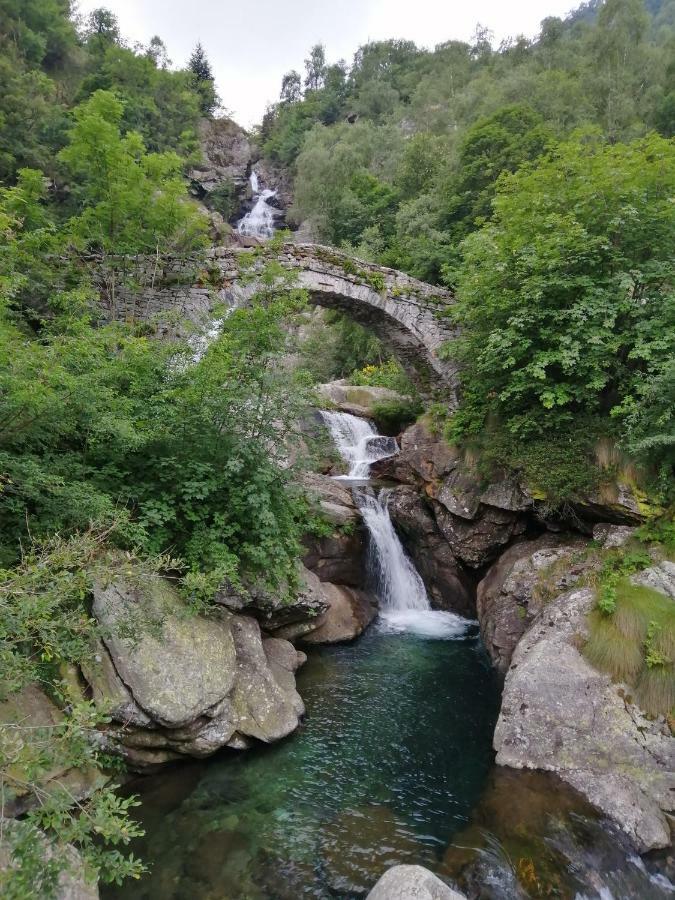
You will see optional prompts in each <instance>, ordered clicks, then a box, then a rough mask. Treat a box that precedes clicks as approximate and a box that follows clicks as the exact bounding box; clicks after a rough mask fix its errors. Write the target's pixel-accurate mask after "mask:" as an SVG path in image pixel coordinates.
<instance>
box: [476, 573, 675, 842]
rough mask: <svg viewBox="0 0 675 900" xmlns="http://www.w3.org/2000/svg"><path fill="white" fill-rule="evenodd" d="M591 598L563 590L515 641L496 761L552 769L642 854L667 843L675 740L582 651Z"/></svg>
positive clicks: (584, 592)
mask: <svg viewBox="0 0 675 900" xmlns="http://www.w3.org/2000/svg"><path fill="white" fill-rule="evenodd" d="M594 602H595V600H594V596H593V592H592V591H591V590H590V589H588V588H582V589H579V590H572V591H570V592H567V593H564V594H562V595H560V596H559V597H557V598H556V599H555V600H553V601H551V602H549V603H547V604H546V605H545V606H544V608H543V609H542V611H541V612H540V613H539V615H538V616H537V617H536V618H535V620H534V622H533V623H532V625H531V626H530V628H529V630H528V631H527V632H526V634H525V635H524V636H523V638H522V639H521V641H520V642H519V644H518V646H517V648H516V650H515V652H514V654H513V658H512V663H511V667H510V669H509V671H508V674H507V676H506V683H505V687H504V696H503V700H502V709H501V713H500V716H499V720H498V722H497V727H496V729H495V736H494V746H495V749H496V751H497V763H498V764H500V765H507V766H513V767H515V768H535V769H543V770H546V771H551V772H556V773H557V774H558V775H560V777H561V778H562V779H564V780H565V781H567V782H568V783H569V784H571V785H572V786H573V787H575V788H576V789H577V790H578V791H580V792H581V793H582V794H583V795H584V796H585V797H587V799H588V800H590V802H591V803H593V805H594V806H596V807H597V808H598V809H600V810H601V811H602V812H604V813H605V814H606V815H607V816H609V818H610V819H612V820H613V821H614V822H615V823H616V824H617V825H618V827H620V828H621V829H622V830H623V831H624V832H625V833H626V834H627V835H628V837H629V838H630V839H631V841H632V842H633V844H634V845H635V846H636V847H637V849H638V850H639V851H641V852H644V851H647V850H650V849H654V848H659V847H666V846H668V845H669V843H670V829H669V827H668V821H667V818H666V815H665V813H666V812H672V811H673V808H674V802H673V791H674V789H675V778H674V777H673V772H674V771H675V739H674V738H673V737H672V736H671V734H670V731H669V729H668V726H667V725H666V724H665V723H664V722H663V721H655V722H654V721H649V720H647V719H646V718H645V717H644V716H643V715H642V714H641V713H640V711H639V710H638V709H637V708H636V707H634V706H633V705H632V704H631V703H630V702H629V701H628V699H627V697H626V691H625V690H624V689H623V688H622V687H621V686H620V685H616V684H613V683H612V682H611V680H610V679H609V677H608V676H606V675H603V674H601V673H600V672H598V671H597V670H596V669H594V668H593V667H592V666H591V665H590V664H589V663H588V662H587V661H586V660H585V659H584V657H583V656H582V655H581V653H580V650H579V647H580V646H581V645H582V643H583V641H584V639H585V637H586V633H587V626H586V618H587V615H588V613H589V612H590V611H591V609H592V608H593V605H594Z"/></svg>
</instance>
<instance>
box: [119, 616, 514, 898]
mask: <svg viewBox="0 0 675 900" xmlns="http://www.w3.org/2000/svg"><path fill="white" fill-rule="evenodd" d="M298 687H299V690H300V693H301V694H302V696H303V699H304V701H305V704H306V706H307V719H306V722H305V723H304V724H303V726H302V727H301V728H300V729H299V731H298V732H296V733H295V734H294V735H292V736H291V737H290V738H288V739H286V740H285V741H284V742H282V743H281V744H277V745H275V746H273V747H268V748H262V749H260V750H254V751H246V752H244V753H241V754H235V753H228V754H224V755H220V756H219V757H217V758H215V759H212V760H210V761H208V762H206V763H193V764H190V763H188V764H186V765H184V766H181V767H179V768H176V769H173V770H172V771H169V772H165V773H163V774H161V775H158V776H155V777H151V778H146V779H143V780H141V781H140V782H137V783H136V784H135V785H134V786H133V788H134V790H135V791H137V792H139V793H140V794H141V796H142V799H143V805H142V806H141V808H140V814H139V817H140V818H141V820H142V822H143V824H144V825H145V827H146V830H147V837H146V838H144V839H143V840H141V841H139V842H138V844H137V846H136V847H135V848H134V851H135V852H137V853H138V854H139V855H140V856H141V857H142V858H143V859H144V860H145V861H146V862H147V863H149V864H150V865H151V867H152V872H151V874H149V875H148V876H146V877H144V878H143V879H141V880H140V881H139V882H136V883H128V882H127V883H125V885H124V887H123V888H121V889H118V891H117V892H115V891H108V894H107V896H109V897H124V898H131V900H133V898H138V900H140V898H143V900H150V898H152V900H159V898H167V900H168V898H175V900H178V898H181V900H187V898H190V900H206V898H208V900H216V898H217V900H235V898H236V900H286V898H289V900H290V898H297V897H314V898H328V897H333V898H334V897H342V898H352V897H354V898H355V897H362V896H364V895H365V893H367V891H368V890H369V889H370V888H371V887H372V885H373V884H374V883H375V881H376V880H377V878H378V877H379V875H381V874H382V872H383V871H384V870H385V869H386V868H388V867H389V866H390V865H393V864H396V863H421V864H426V865H429V866H431V867H433V868H438V866H439V864H440V863H441V861H442V859H443V855H444V853H445V850H446V848H447V846H448V844H449V842H450V841H451V839H452V837H453V835H455V834H456V833H458V832H460V831H461V830H462V829H464V828H465V827H466V826H467V824H468V822H469V820H470V816H471V812H472V810H473V808H474V807H475V806H476V804H477V802H478V799H479V797H480V795H481V792H482V790H483V788H484V786H485V784H486V780H487V777H488V774H489V772H490V769H491V767H492V762H493V753H492V750H491V741H492V732H493V729H494V724H495V721H496V717H497V712H498V703H499V691H498V684H497V681H496V679H495V676H494V673H493V672H492V670H491V669H490V667H489V664H488V662H487V659H486V657H485V654H484V651H483V649H482V647H481V645H480V643H479V641H478V640H477V638H476V637H475V636H470V637H466V638H464V639H462V640H425V639H424V638H422V637H420V636H417V635H413V634H392V633H386V632H382V631H379V630H376V629H371V630H370V631H369V632H368V633H367V634H366V635H364V636H363V637H362V638H361V639H360V640H359V641H357V642H356V643H354V644H351V645H348V646H337V647H325V648H318V649H316V650H313V651H312V654H311V656H310V659H309V661H308V663H307V664H306V666H305V667H304V668H303V669H302V670H301V672H300V673H299V678H298Z"/></svg>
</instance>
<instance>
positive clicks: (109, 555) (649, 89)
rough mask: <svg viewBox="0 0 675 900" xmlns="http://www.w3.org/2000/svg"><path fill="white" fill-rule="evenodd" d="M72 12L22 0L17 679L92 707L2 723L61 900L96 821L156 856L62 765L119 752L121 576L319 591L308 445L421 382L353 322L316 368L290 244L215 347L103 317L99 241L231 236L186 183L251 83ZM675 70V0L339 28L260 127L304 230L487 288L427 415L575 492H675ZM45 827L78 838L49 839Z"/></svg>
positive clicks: (9, 654)
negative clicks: (481, 23) (320, 403)
mask: <svg viewBox="0 0 675 900" xmlns="http://www.w3.org/2000/svg"><path fill="white" fill-rule="evenodd" d="M71 6H72V5H71V3H70V0H0V51H1V52H0V183H1V185H2V186H1V187H0V246H1V248H2V252H1V254H0V567H1V568H0V667H1V668H2V670H3V678H2V686H1V688H0V690H1V692H2V696H0V700H6V699H7V698H8V697H10V698H11V695H13V694H16V693H17V692H18V691H20V690H21V689H22V688H23V687H24V686H26V685H28V684H30V683H33V682H39V683H40V684H41V685H43V686H44V688H45V689H46V690H47V691H48V692H49V693H50V695H51V696H53V697H55V698H58V701H59V703H60V704H61V705H62V706H64V707H66V708H67V709H68V710H69V711H70V713H71V715H70V716H69V717H68V719H67V720H66V723H65V724H63V725H60V726H59V727H58V728H55V730H54V732H53V733H52V735H51V736H50V738H49V739H48V740H45V741H44V742H43V743H39V744H35V743H29V742H28V741H26V740H24V737H23V736H22V733H21V729H20V728H19V727H16V728H13V729H10V732H9V733H8V734H4V733H3V735H2V743H1V744H0V756H1V760H0V762H1V763H2V772H3V775H2V785H3V791H4V786H7V790H8V791H9V790H15V791H16V790H17V785H16V783H15V782H12V778H13V776H12V772H15V771H16V770H17V769H18V768H21V770H22V771H24V772H28V773H29V778H28V783H27V784H22V786H21V790H20V792H19V793H21V795H25V794H27V793H28V794H30V793H31V792H32V793H34V794H35V795H36V796H38V797H39V801H40V802H39V804H37V805H36V806H34V807H33V808H32V810H31V811H30V813H29V814H28V816H27V817H25V818H23V819H21V820H20V821H19V822H18V823H16V827H15V828H14V830H13V831H12V832H11V835H10V837H11V841H12V847H13V852H14V854H15V855H16V857H17V858H18V859H20V860H21V866H20V867H19V868H18V869H13V870H11V871H10V872H9V873H7V872H6V871H4V870H3V872H0V892H1V893H3V896H6V897H9V898H24V897H27V896H34V895H38V896H50V892H52V893H53V891H54V890H55V886H56V884H57V880H58V876H59V872H60V871H61V869H62V868H63V867H64V866H67V865H68V849H67V845H68V844H75V845H76V846H77V847H78V848H79V850H80V851H81V852H82V854H83V856H84V858H85V861H86V863H87V865H88V866H89V867H90V869H91V871H93V872H94V873H95V874H97V875H98V876H100V877H101V878H102V879H104V880H106V879H107V880H121V879H122V878H124V877H126V876H129V875H130V876H137V875H138V874H139V872H140V871H142V863H140V862H139V861H138V860H136V859H134V858H133V856H131V857H129V856H125V855H124V854H123V852H122V849H123V847H124V845H126V844H127V843H128V842H129V841H130V839H131V838H133V837H134V835H135V834H136V833H137V832H136V830H135V826H134V825H133V823H132V822H131V820H130V819H129V815H128V812H129V808H130V807H131V806H132V805H133V801H128V800H123V799H121V798H120V797H119V796H118V795H117V794H116V793H115V792H114V791H113V789H112V788H111V787H110V784H109V783H108V784H107V785H103V786H100V787H98V788H97V789H96V790H93V791H92V792H90V794H89V795H88V797H87V798H86V799H84V800H81V801H79V809H80V812H83V813H84V814H81V815H76V814H74V813H73V811H72V797H70V796H67V795H65V794H62V793H59V792H53V793H47V792H44V791H43V790H42V788H40V786H39V785H40V781H41V778H42V777H43V776H44V774H45V773H46V772H49V771H51V770H53V769H54V768H55V767H58V766H62V767H66V768H68V767H76V768H81V769H86V768H87V767H89V766H91V765H92V764H96V765H98V766H101V767H104V768H105V767H107V768H108V769H110V768H111V767H112V768H113V769H114V766H115V765H118V763H115V762H114V761H111V760H110V759H109V758H108V757H107V756H106V754H105V752H104V751H103V750H102V749H101V748H100V746H98V745H97V744H96V742H91V741H90V740H88V736H89V735H90V734H91V731H92V729H94V728H95V727H96V725H97V724H98V723H100V722H101V721H104V720H105V717H104V716H102V715H101V713H100V711H99V710H97V709H96V708H95V707H94V705H93V704H92V703H91V702H90V700H89V699H87V698H83V697H82V696H79V695H78V693H77V689H76V687H75V686H74V685H73V682H72V679H69V675H68V673H69V667H72V666H73V665H76V664H78V663H79V662H81V661H83V660H86V659H87V657H88V656H90V655H91V652H92V651H91V647H92V643H91V642H92V640H93V638H94V636H95V633H96V626H95V623H93V621H92V619H91V616H90V612H89V608H88V606H87V602H88V601H87V598H88V596H89V592H90V590H91V586H92V584H94V582H96V581H97V580H99V581H100V580H101V579H105V578H106V577H108V576H109V573H110V572H111V571H113V570H114V569H115V567H117V566H119V565H121V564H122V565H124V566H125V567H126V569H127V570H128V572H127V574H128V575H129V577H132V576H133V577H135V578H138V579H141V580H142V579H149V578H153V577H156V575H157V573H158V572H160V571H161V572H163V573H170V576H171V578H172V579H174V580H175V581H176V583H177V584H178V585H179V587H180V590H181V592H182V594H183V596H184V597H185V598H186V599H187V601H188V603H189V604H190V606H191V607H192V609H193V610H203V609H204V608H206V607H208V605H209V603H210V602H211V600H212V598H213V595H214V593H215V591H216V589H217V588H218V586H219V585H221V584H223V583H224V582H226V581H227V582H229V583H233V584H242V583H244V582H247V581H251V580H252V579H254V580H255V579H257V580H261V581H263V582H264V583H265V585H266V586H272V587H274V588H275V589H276V590H278V591H280V592H282V593H283V592H288V591H290V590H292V589H293V588H294V587H295V583H294V578H295V564H296V560H297V558H298V556H299V554H300V542H301V538H302V536H303V534H306V533H307V532H308V531H310V530H312V529H315V530H319V531H320V530H321V528H322V527H324V526H323V523H322V522H321V521H317V520H316V518H315V516H314V514H313V513H312V512H311V510H310V506H309V505H308V502H307V500H306V498H305V496H304V494H303V492H302V490H301V489H300V488H299V487H298V485H297V483H296V481H295V480H294V477H293V472H292V471H291V470H289V469H288V467H287V465H286V462H287V460H286V441H287V438H288V435H289V434H293V433H294V429H296V428H297V423H298V422H299V421H300V419H301V417H302V415H303V412H304V411H305V410H306V409H307V408H308V404H309V397H310V391H311V387H312V383H313V382H315V381H316V380H320V379H323V380H328V379H329V378H331V377H335V376H342V375H349V374H352V373H353V377H354V379H355V380H356V381H359V380H360V381H365V382H367V383H371V384H379V385H383V386H389V387H394V388H396V389H398V390H403V391H408V390H411V389H412V388H411V385H410V384H409V383H408V382H407V380H406V379H405V377H404V375H403V373H402V371H401V369H400V367H399V366H398V365H397V364H396V363H395V362H394V361H393V360H392V359H391V358H390V357H389V356H388V355H387V354H386V353H384V351H383V349H382V346H381V345H380V344H379V343H378V342H377V341H375V340H374V339H373V338H372V337H371V336H369V335H368V334H367V333H365V332H364V331H363V330H362V329H360V328H359V327H357V326H355V325H353V324H351V323H350V322H349V321H348V320H346V319H344V318H343V317H340V316H333V317H332V318H330V319H329V325H330V327H329V328H328V330H327V331H325V332H324V333H323V334H322V335H321V337H320V338H319V339H317V338H316V336H315V337H314V338H312V337H311V336H310V339H309V341H308V344H307V346H306V347H305V349H304V351H302V353H301V357H300V358H301V359H302V360H303V361H304V366H303V367H301V368H300V369H297V370H296V371H293V372H290V371H289V370H288V367H287V366H285V365H284V364H283V359H284V357H285V356H286V355H287V354H288V352H289V337H288V335H289V323H292V322H293V321H295V320H296V319H297V318H298V317H300V316H302V315H303V314H304V310H305V305H306V297H305V295H304V293H303V292H302V291H300V290H298V289H297V287H296V285H295V284H294V283H293V281H292V279H291V280H289V279H284V278H283V277H282V274H283V273H282V271H281V270H280V269H279V268H275V265H274V262H273V261H272V262H270V263H269V266H268V271H267V273H266V284H267V289H265V290H263V291H262V292H261V293H260V295H259V296H258V297H257V298H256V300H254V302H253V303H252V304H251V306H250V307H249V308H247V309H238V310H236V311H235V312H233V313H232V314H231V315H229V316H228V317H227V318H225V319H224V320H223V326H222V331H221V334H220V336H219V338H218V340H215V341H214V342H213V343H212V344H211V345H210V346H209V347H208V348H207V349H206V350H205V352H203V353H200V354H196V353H195V344H194V340H193V338H194V334H190V333H189V331H186V330H185V329H184V330H182V331H181V329H178V328H177V329H176V335H175V336H174V339H173V340H171V341H159V340H157V336H158V329H157V328H155V327H154V326H153V323H151V322H150V323H148V322H144V323H139V322H135V321H133V320H132V321H111V320H109V319H107V318H105V317H104V316H102V313H101V309H100V304H99V299H98V289H97V282H96V272H95V271H94V269H95V267H94V266H93V265H90V263H91V261H92V260H93V259H95V260H96V261H97V265H100V266H103V267H104V268H105V271H106V272H107V273H108V274H110V273H112V274H113V276H114V275H115V266H116V264H117V263H116V260H118V259H119V258H120V256H122V255H131V254H139V253H140V254H151V255H152V254H154V255H156V256H158V257H159V256H160V255H162V254H169V253H177V254H184V255H188V254H197V255H198V254H199V253H200V252H202V251H203V250H204V249H205V248H207V246H208V244H209V237H208V219H207V216H206V215H205V211H204V209H203V208H200V207H199V205H198V204H197V203H196V202H195V201H194V199H193V198H192V197H191V195H190V193H189V191H188V184H187V181H186V178H185V175H186V173H187V171H188V170H189V168H190V166H191V165H192V164H194V163H195V161H198V160H199V156H200V149H199V141H198V126H199V123H200V120H201V119H202V118H203V117H213V116H217V114H218V112H219V110H220V102H221V101H220V98H219V97H218V94H217V92H216V87H215V84H214V80H213V77H212V73H211V69H210V66H209V62H208V60H207V59H206V57H205V55H204V52H203V50H202V49H201V47H200V46H197V47H196V48H195V51H194V53H193V55H192V57H191V59H190V60H189V61H187V62H186V64H185V67H184V68H175V67H174V66H173V65H172V63H171V61H170V60H169V59H168V57H167V51H166V48H165V46H164V44H163V43H162V41H161V39H160V38H159V37H153V38H152V39H151V40H150V42H149V44H148V45H147V46H139V45H136V46H133V47H131V46H129V45H128V44H127V42H125V40H124V38H123V36H122V35H121V34H120V31H119V27H118V23H117V21H116V19H115V16H114V15H113V14H112V13H110V12H108V11H107V10H105V9H100V10H97V11H95V12H93V13H92V14H91V15H90V16H89V17H88V18H87V19H86V20H80V19H79V18H77V17H76V16H75V15H74V13H73V9H72V8H71ZM674 76H675V2H674V0H646V2H644V3H643V2H641V0H605V2H602V0H589V2H588V3H585V4H583V5H582V6H581V7H580V8H579V9H578V10H576V11H575V12H574V13H572V14H570V16H568V17H567V18H566V19H564V20H563V19H557V18H548V19H545V20H544V22H543V23H542V27H541V32H540V34H539V35H538V36H537V37H536V38H535V39H534V40H531V41H530V40H526V39H524V38H515V39H514V40H511V41H507V42H504V43H503V44H502V45H501V46H499V47H497V48H495V47H494V46H493V44H492V42H491V35H490V33H489V32H488V31H487V30H486V29H483V28H478V29H477V30H476V35H475V38H474V40H473V42H472V43H462V42H459V41H452V40H450V41H447V42H446V43H443V44H440V45H438V46H437V47H436V48H435V49H434V50H424V49H420V48H418V47H416V46H415V45H414V44H412V43H411V42H409V41H405V40H392V41H386V42H379V43H372V44H368V45H365V46H363V47H361V48H360V49H359V50H358V52H357V53H356V55H355V58H354V60H353V62H352V63H351V65H347V64H345V63H344V62H342V61H340V62H338V63H334V64H328V63H327V61H326V57H325V52H324V48H323V47H321V46H316V47H314V48H312V50H311V51H310V54H309V56H308V59H307V62H306V72H305V75H304V76H301V75H300V74H299V73H298V72H295V71H293V72H289V73H287V74H286V75H285V76H284V78H283V84H282V90H281V99H280V101H279V102H278V103H277V104H276V105H274V106H273V107H271V108H270V109H269V110H268V112H267V114H266V115H265V117H264V120H263V122H262V124H261V126H260V128H259V129H258V130H256V132H255V134H254V136H253V137H254V139H255V140H256V141H257V142H258V144H259V150H260V153H261V155H262V156H263V158H265V159H266V160H269V161H271V162H272V163H274V164H275V165H277V166H281V167H282V168H284V169H287V170H288V171H289V172H290V173H291V174H292V177H293V182H294V206H293V209H292V211H291V216H290V217H291V220H292V221H294V224H300V223H305V225H307V226H308V227H309V228H310V229H311V230H312V233H313V234H314V236H315V237H316V239H317V240H319V241H321V242H324V243H327V244H331V245H334V246H337V247H340V248H343V249H346V250H349V251H351V252H352V253H353V254H354V255H355V256H357V257H361V258H362V259H364V260H368V261H373V262H378V263H381V264H383V265H387V266H391V267H394V268H397V269H400V270H403V271H405V272H408V273H410V274H411V275H414V276H415V277H417V278H420V279H423V280H426V281H429V282H431V283H434V284H441V285H444V286H446V287H449V288H451V289H452V290H453V291H454V292H455V294H456V297H457V302H456V304H455V305H453V306H452V307H451V308H449V309H448V310H447V315H448V316H449V317H450V319H451V321H452V322H453V323H454V324H457V325H459V326H460V327H461V329H462V337H461V339H460V341H459V342H458V344H457V345H453V347H452V348H447V352H448V353H452V354H457V356H458V358H459V360H460V362H461V363H462V373H463V374H462V391H463V393H462V403H461V407H460V409H459V410H457V411H455V410H452V409H450V408H449V406H448V404H447V403H446V402H444V398H443V397H442V396H435V397H434V398H433V403H429V404H428V405H427V408H426V410H425V412H426V413H427V415H428V416H429V418H430V420H431V421H432V422H433V425H434V427H435V428H436V429H437V430H438V431H439V432H441V433H443V434H444V435H445V437H447V439H448V441H450V442H453V443H454V444H456V445H458V446H460V447H461V448H462V449H463V451H464V452H465V454H466V456H467V459H468V458H473V459H474V460H477V463H476V465H477V466H478V467H479V469H480V471H481V473H482V476H484V477H485V478H488V477H489V476H490V475H491V474H492V473H493V472H495V471H496V470H500V471H501V470H502V469H504V468H506V469H509V470H511V471H516V472H518V473H519V474H522V475H523V477H524V478H525V480H527V481H528V483H529V484H530V485H531V486H532V487H533V489H534V490H536V491H538V492H540V493H541V495H542V496H544V497H546V498H547V499H548V501H549V503H550V505H551V507H552V508H563V507H564V505H565V503H566V502H567V501H568V500H570V499H571V498H572V497H574V496H575V494H578V493H581V492H584V491H586V492H588V491H592V490H595V489H597V487H598V485H599V484H600V483H601V482H602V481H603V480H607V479H610V480H611V479H615V478H617V477H618V476H619V475H621V478H623V479H628V480H630V482H631V483H632V484H633V485H634V486H635V488H636V490H639V492H641V496H643V497H644V500H645V504H651V508H654V509H657V510H659V511H661V512H662V511H663V510H667V509H668V508H669V504H672V502H673V465H674V463H675V433H674V429H673V423H674V417H673V410H674V409H675V293H674V286H673V257H672V254H673V247H674V246H675V241H674V238H675V217H674V213H675V206H674V204H673V197H674V196H675V147H674V144H673V134H675V84H674ZM219 88H220V90H221V92H222V93H223V95H224V98H225V101H226V100H227V92H228V86H227V85H220V86H219ZM273 246H274V245H273ZM268 255H269V254H268ZM204 277H205V278H208V272H206V273H205V274H204ZM322 328H323V325H322ZM427 399H428V398H427ZM421 409H422V408H421V407H420V406H419V398H414V402H413V403H412V404H410V403H409V404H408V406H407V408H406V414H407V415H409V416H414V415H416V414H417V413H418V412H420V411H421ZM39 830H42V831H46V832H48V833H49V834H51V835H54V834H57V835H59V847H60V849H61V851H62V852H61V854H60V855H59V853H56V852H55V853H54V854H53V855H52V856H51V857H50V858H49V860H48V862H45V860H44V858H43V855H42V852H41V849H40V848H41V846H42V845H41V843H40V841H41V838H39V837H37V838H36V835H38V834H39ZM36 879H38V881H36ZM38 883H39V889H38V890H39V892H38V894H34V893H31V891H35V890H36V888H35V885H36V884H38ZM40 892H41V893H40Z"/></svg>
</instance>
